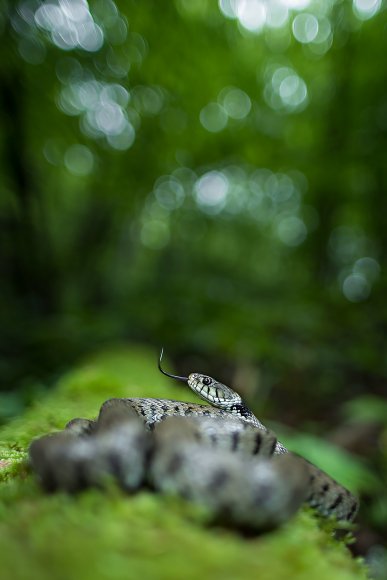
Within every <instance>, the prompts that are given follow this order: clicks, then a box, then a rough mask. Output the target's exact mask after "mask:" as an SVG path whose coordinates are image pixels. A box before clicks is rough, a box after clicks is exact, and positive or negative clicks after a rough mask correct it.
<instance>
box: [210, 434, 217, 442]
mask: <svg viewBox="0 0 387 580" xmlns="http://www.w3.org/2000/svg"><path fill="white" fill-rule="evenodd" d="M210 441H211V443H212V444H213V445H216V443H217V441H218V438H217V437H216V435H215V433H210Z"/></svg>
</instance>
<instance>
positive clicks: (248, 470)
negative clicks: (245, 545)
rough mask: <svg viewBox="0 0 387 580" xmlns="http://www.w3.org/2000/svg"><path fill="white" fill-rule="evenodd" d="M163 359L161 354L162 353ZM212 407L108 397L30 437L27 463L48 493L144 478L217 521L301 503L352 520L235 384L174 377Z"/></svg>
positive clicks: (274, 519) (240, 521) (288, 512)
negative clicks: (92, 416) (94, 415)
mask: <svg viewBox="0 0 387 580" xmlns="http://www.w3.org/2000/svg"><path fill="white" fill-rule="evenodd" d="M160 362H161V356H160ZM159 368H160V370H161V372H163V373H164V374H167V375H168V376H170V377H172V378H175V379H178V380H181V381H184V382H185V383H187V384H188V386H189V387H190V388H191V389H192V390H193V391H195V392H196V393H197V394H198V395H199V396H200V397H202V398H203V399H205V400H206V401H207V402H209V403H211V405H212V406H208V405H199V404H194V403H182V402H179V401H174V400H167V399H130V398H129V399H109V400H108V401H106V402H105V403H104V404H103V405H102V407H101V410H100V413H99V416H98V419H97V420H88V419H73V420H72V421H70V422H69V423H68V424H67V426H66V428H65V430H64V431H61V432H59V433H53V434H50V435H45V436H43V437H41V438H40V439H37V440H35V441H33V442H32V443H31V446H30V449H29V455H30V461H31V465H32V468H33V469H34V471H35V472H36V473H37V475H38V477H39V479H40V481H41V483H42V485H43V486H44V487H45V488H46V489H47V490H50V491H54V490H57V489H62V490H66V491H69V492H75V491H78V490H80V489H83V488H86V487H89V486H97V487H104V486H105V485H106V484H107V483H108V482H109V481H111V480H112V479H113V480H115V481H116V482H118V483H119V485H120V486H121V487H122V488H123V489H125V490H126V491H129V492H134V491H136V490H137V489H139V488H140V487H141V486H144V485H147V486H151V487H152V488H153V489H155V490H156V491H160V492H163V493H167V494H174V495H179V496H181V497H184V498H187V499H189V500H192V501H194V502H196V503H199V504H201V505H204V506H205V507H207V508H208V510H209V511H210V513H211V514H213V517H214V519H215V520H217V521H221V522H225V523H228V524H232V525H235V526H238V527H245V528H251V529H254V530H258V531H259V530H263V529H268V528H273V527H275V526H278V525H280V524H281V523H283V522H285V521H286V520H288V519H289V518H290V517H291V516H292V515H293V514H294V513H295V512H296V511H297V510H298V509H299V507H300V506H301V505H302V504H303V503H304V502H307V503H308V504H309V505H311V506H312V507H314V508H316V509H317V510H318V511H319V512H320V514H322V515H324V516H331V515H332V516H335V517H336V518H337V520H346V521H352V520H353V519H354V517H355V515H356V512H357V508H358V502H357V499H356V498H355V497H354V496H353V495H352V494H351V493H350V492H349V491H348V490H347V489H345V488H344V487H343V486H341V485H340V484H339V483H337V482H336V481H335V480H333V479H332V478H331V477H330V476H329V475H327V474H326V473H324V472H323V471H321V470H320V469H318V468H317V467H316V466H315V465H313V464H311V463H309V462H308V461H306V460H305V459H303V458H301V457H298V456H297V455H295V454H293V453H291V452H289V451H288V450H287V449H286V448H285V447H284V446H283V445H282V444H281V443H279V442H278V441H277V439H276V437H275V435H274V434H273V433H272V432H271V431H269V430H268V429H267V428H266V427H265V426H264V425H263V424H262V423H261V422H260V421H259V420H258V419H257V418H256V417H255V416H254V415H253V413H252V412H251V411H250V410H249V409H248V408H247V407H246V405H245V404H244V403H243V401H242V399H241V398H240V396H239V395H238V394H237V393H235V392H234V391H233V390H232V389H230V388H229V387H227V386H226V385H223V384H221V383H219V382H218V381H216V380H214V379H212V378H211V377H208V376H206V375H200V374H197V373H193V374H191V375H189V377H177V376H174V375H169V374H168V373H165V372H164V371H163V370H162V368H161V366H160V363H159Z"/></svg>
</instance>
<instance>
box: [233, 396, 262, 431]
mask: <svg viewBox="0 0 387 580" xmlns="http://www.w3.org/2000/svg"><path fill="white" fill-rule="evenodd" d="M229 411H230V413H232V414H233V415H237V416H238V417H241V418H242V419H244V420H245V421H248V422H249V423H252V424H253V425H255V426H257V427H261V426H262V425H261V423H260V422H259V421H258V419H257V418H256V416H255V415H254V414H253V413H252V412H251V411H250V409H249V408H248V407H247V406H246V405H245V404H244V403H243V401H242V402H241V403H235V404H233V405H231V406H230V407H229Z"/></svg>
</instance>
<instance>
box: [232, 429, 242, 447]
mask: <svg viewBox="0 0 387 580" xmlns="http://www.w3.org/2000/svg"><path fill="white" fill-rule="evenodd" d="M239 441H240V433H239V432H238V431H234V433H233V434H232V437H231V451H236V450H237V449H238V445H239Z"/></svg>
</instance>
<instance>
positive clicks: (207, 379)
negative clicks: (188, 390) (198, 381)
mask: <svg viewBox="0 0 387 580" xmlns="http://www.w3.org/2000/svg"><path fill="white" fill-rule="evenodd" d="M210 384H211V379H210V377H204V379H203V385H206V386H208V385H210Z"/></svg>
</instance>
